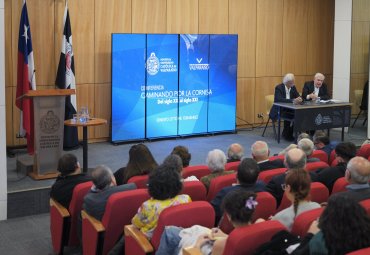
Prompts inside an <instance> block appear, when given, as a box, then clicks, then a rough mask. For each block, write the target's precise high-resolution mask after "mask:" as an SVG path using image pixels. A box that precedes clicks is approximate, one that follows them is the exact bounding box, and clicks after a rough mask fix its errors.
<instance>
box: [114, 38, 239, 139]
mask: <svg viewBox="0 0 370 255" xmlns="http://www.w3.org/2000/svg"><path fill="white" fill-rule="evenodd" d="M237 42H238V39H237V35H199V34H180V35H179V34H113V35H112V130H111V132H112V134H111V137H112V142H121V141H129V140H139V139H146V138H148V139H152V138H159V137H169V136H182V135H192V134H202V133H214V132H222V131H235V114H236V79H237V73H236V72H237V47H238V43H237Z"/></svg>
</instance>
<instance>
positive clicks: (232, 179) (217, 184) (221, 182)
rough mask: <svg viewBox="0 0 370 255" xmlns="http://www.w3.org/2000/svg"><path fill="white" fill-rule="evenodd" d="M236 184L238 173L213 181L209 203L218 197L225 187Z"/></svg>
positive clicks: (216, 178)
mask: <svg viewBox="0 0 370 255" xmlns="http://www.w3.org/2000/svg"><path fill="white" fill-rule="evenodd" d="M233 183H236V173H232V174H227V175H222V176H217V177H215V178H213V179H212V180H211V183H210V184H209V189H208V193H207V198H206V200H207V201H211V200H212V199H214V198H215V197H216V195H217V193H218V192H219V191H220V190H222V189H223V188H225V187H228V186H231V185H232V184H233Z"/></svg>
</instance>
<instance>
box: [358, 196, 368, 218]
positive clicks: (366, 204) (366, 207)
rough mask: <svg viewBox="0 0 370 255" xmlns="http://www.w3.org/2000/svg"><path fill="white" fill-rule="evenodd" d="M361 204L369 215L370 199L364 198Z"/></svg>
mask: <svg viewBox="0 0 370 255" xmlns="http://www.w3.org/2000/svg"><path fill="white" fill-rule="evenodd" d="M360 204H361V206H362V207H363V208H365V210H366V212H367V215H369V216H370V199H366V200H362V201H361V202H360Z"/></svg>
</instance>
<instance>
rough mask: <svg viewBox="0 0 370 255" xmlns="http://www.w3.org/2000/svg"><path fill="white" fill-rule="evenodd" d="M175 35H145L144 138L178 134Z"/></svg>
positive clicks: (176, 43)
mask: <svg viewBox="0 0 370 255" xmlns="http://www.w3.org/2000/svg"><path fill="white" fill-rule="evenodd" d="M178 38H179V36H178V35H177V34H175V35H171V34H155V35H153V34H150V35H149V34H148V35H147V61H146V137H147V138H153V137H163V136H175V135H177V119H178V118H177V117H178V113H177V109H178V99H179V95H178V83H179V82H178V65H179V63H178V62H179V61H178V58H179V56H178V44H179V42H178Z"/></svg>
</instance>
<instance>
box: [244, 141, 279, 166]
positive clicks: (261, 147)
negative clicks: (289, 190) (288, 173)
mask: <svg viewBox="0 0 370 255" xmlns="http://www.w3.org/2000/svg"><path fill="white" fill-rule="evenodd" d="M251 151H252V157H253V158H254V160H256V161H257V164H258V166H259V168H260V171H264V170H269V169H274V168H282V167H284V163H283V161H282V160H280V159H276V160H271V161H270V160H269V156H270V150H269V147H268V145H267V143H266V142H263V141H257V142H255V143H254V144H252V147H251Z"/></svg>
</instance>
